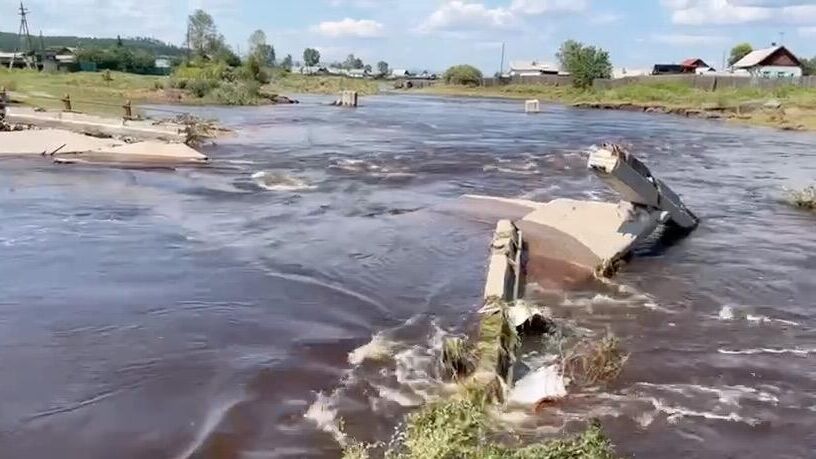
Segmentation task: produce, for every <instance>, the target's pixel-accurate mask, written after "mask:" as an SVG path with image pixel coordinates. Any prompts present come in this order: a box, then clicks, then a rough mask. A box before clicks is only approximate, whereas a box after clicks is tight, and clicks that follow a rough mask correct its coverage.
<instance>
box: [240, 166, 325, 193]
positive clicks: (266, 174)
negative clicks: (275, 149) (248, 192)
mask: <svg viewBox="0 0 816 459" xmlns="http://www.w3.org/2000/svg"><path fill="white" fill-rule="evenodd" d="M252 180H254V181H255V184H256V185H258V186H259V187H261V188H263V189H264V190H269V191H304V190H313V189H315V188H317V187H316V186H314V185H310V184H309V183H308V182H306V181H305V180H303V179H300V178H297V177H293V176H290V175H286V174H283V173H279V172H272V171H259V172H255V173H254V174H252Z"/></svg>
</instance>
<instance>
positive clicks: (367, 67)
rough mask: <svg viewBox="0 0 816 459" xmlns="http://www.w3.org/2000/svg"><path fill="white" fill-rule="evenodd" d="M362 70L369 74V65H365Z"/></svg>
mask: <svg viewBox="0 0 816 459" xmlns="http://www.w3.org/2000/svg"><path fill="white" fill-rule="evenodd" d="M363 70H365V73H371V65H369V64H366V66H365V67H363Z"/></svg>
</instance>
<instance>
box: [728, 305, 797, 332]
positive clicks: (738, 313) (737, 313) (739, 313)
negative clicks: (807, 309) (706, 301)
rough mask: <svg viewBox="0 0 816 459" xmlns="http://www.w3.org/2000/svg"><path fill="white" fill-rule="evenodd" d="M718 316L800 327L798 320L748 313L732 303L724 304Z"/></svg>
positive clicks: (729, 319) (730, 319)
mask: <svg viewBox="0 0 816 459" xmlns="http://www.w3.org/2000/svg"><path fill="white" fill-rule="evenodd" d="M717 318H718V319H719V320H723V321H732V320H737V319H744V320H747V321H748V322H753V323H757V324H772V323H777V324H783V325H790V326H793V327H798V326H799V325H800V324H799V323H798V322H794V321H792V320H784V319H775V318H773V317H768V316H764V315H761V314H751V313H746V312H744V311H743V310H741V309H740V308H737V307H735V306H731V305H724V306H723V307H722V308H720V312H719V313H718V314H717Z"/></svg>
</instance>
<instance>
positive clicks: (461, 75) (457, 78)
mask: <svg viewBox="0 0 816 459" xmlns="http://www.w3.org/2000/svg"><path fill="white" fill-rule="evenodd" d="M442 78H443V79H444V80H445V83H447V84H458V85H469V86H475V85H478V84H480V83H481V82H482V71H481V70H479V69H477V68H476V67H474V66H472V65H454V66H453V67H451V68H449V69H448V70H447V71H445V75H444V76H443V77H442Z"/></svg>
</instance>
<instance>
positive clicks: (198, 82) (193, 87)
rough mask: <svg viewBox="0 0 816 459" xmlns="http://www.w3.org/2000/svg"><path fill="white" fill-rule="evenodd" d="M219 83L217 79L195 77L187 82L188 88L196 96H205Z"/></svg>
mask: <svg viewBox="0 0 816 459" xmlns="http://www.w3.org/2000/svg"><path fill="white" fill-rule="evenodd" d="M218 85H219V83H218V81H216V80H207V79H195V80H190V81H189V82H188V83H187V89H188V90H189V91H190V92H191V93H193V95H194V96H196V97H204V96H206V95H207V94H209V93H210V91H212V90H213V89H215V88H217V87H218Z"/></svg>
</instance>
